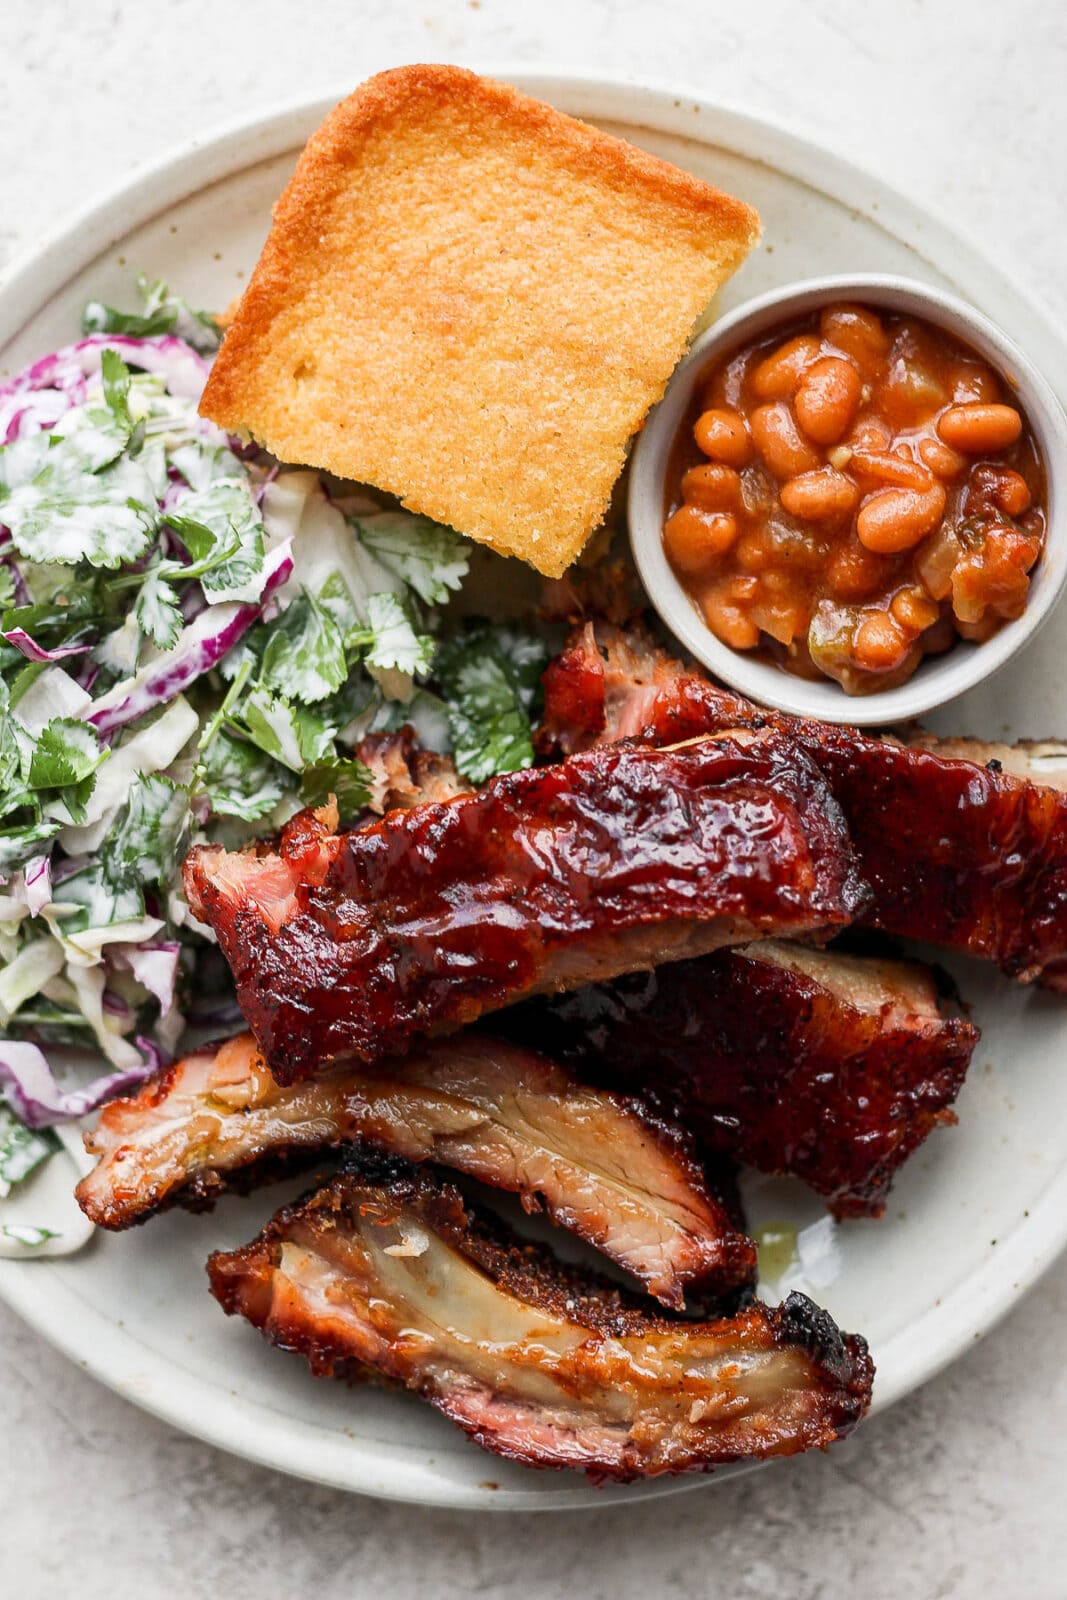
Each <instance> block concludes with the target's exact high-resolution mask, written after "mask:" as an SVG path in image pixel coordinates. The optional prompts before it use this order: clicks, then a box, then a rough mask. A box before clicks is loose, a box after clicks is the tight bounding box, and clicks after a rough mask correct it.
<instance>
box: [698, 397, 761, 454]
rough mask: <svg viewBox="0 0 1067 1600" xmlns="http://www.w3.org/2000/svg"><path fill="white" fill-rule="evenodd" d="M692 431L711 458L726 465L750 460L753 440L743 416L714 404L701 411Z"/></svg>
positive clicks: (702, 448)
mask: <svg viewBox="0 0 1067 1600" xmlns="http://www.w3.org/2000/svg"><path fill="white" fill-rule="evenodd" d="M693 434H694V437H695V438H696V442H697V444H698V445H699V446H700V448H701V450H703V452H704V454H705V455H706V456H710V457H711V459H712V461H722V462H724V463H725V465H726V466H728V467H743V466H744V465H745V463H746V461H748V460H750V459H751V456H752V441H751V439H750V438H749V436H748V429H747V428H746V427H745V420H744V418H743V417H739V416H738V414H737V412H736V411H727V410H724V409H723V408H722V407H720V406H716V407H713V408H712V409H711V410H709V411H705V412H703V413H702V415H701V416H699V417H698V418H697V421H696V427H695V428H694V429H693Z"/></svg>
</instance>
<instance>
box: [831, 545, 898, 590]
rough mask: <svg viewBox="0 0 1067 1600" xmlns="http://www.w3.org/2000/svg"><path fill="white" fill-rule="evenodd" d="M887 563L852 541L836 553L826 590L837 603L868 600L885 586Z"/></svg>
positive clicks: (871, 551)
mask: <svg viewBox="0 0 1067 1600" xmlns="http://www.w3.org/2000/svg"><path fill="white" fill-rule="evenodd" d="M885 578H886V562H885V560H884V558H883V557H882V556H877V555H875V554H874V552H873V550H866V549H865V548H864V547H863V545H861V544H860V542H859V540H858V539H850V540H849V542H848V544H845V545H842V546H841V548H840V549H839V550H838V551H837V552H836V553H835V555H834V557H833V559H832V560H831V562H830V565H829V567H828V569H827V573H826V587H827V589H828V591H829V593H830V595H831V597H832V598H833V599H834V600H844V601H852V600H868V599H870V597H871V596H872V595H873V594H875V593H877V591H878V590H879V589H881V588H883V587H884V585H885Z"/></svg>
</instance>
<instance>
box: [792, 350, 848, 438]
mask: <svg viewBox="0 0 1067 1600" xmlns="http://www.w3.org/2000/svg"><path fill="white" fill-rule="evenodd" d="M862 390H863V380H862V379H861V378H860V375H859V372H858V370H857V368H856V366H855V365H854V363H853V362H851V361H843V360H842V359H841V358H840V357H839V356H823V357H822V358H821V359H820V360H818V361H813V362H812V364H811V366H810V367H807V368H806V369H805V371H804V373H803V375H802V377H801V380H800V384H799V386H798V388H797V392H796V399H795V400H794V402H793V408H794V410H795V411H796V414H797V421H798V422H799V423H800V426H801V427H802V428H803V430H804V432H805V433H806V434H807V436H808V438H809V439H814V440H815V443H816V444H836V443H837V441H838V439H840V437H841V435H842V434H843V433H844V432H845V430H846V429H847V428H849V427H850V426H851V425H852V420H853V418H854V417H855V415H856V412H857V411H858V410H859V406H860V395H861V392H862Z"/></svg>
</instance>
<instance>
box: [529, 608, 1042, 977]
mask: <svg viewBox="0 0 1067 1600" xmlns="http://www.w3.org/2000/svg"><path fill="white" fill-rule="evenodd" d="M738 727H750V728H757V727H758V728H773V729H774V730H775V731H776V732H778V733H780V734H783V735H786V736H788V737H790V738H792V739H795V740H796V741H797V742H798V743H799V744H800V745H802V747H803V748H804V749H805V751H806V752H807V753H808V755H809V756H810V757H811V758H812V760H813V761H815V762H816V763H817V764H818V766H819V767H820V769H821V771H822V772H823V774H824V775H825V777H826V778H827V780H828V782H829V784H830V787H831V789H832V790H833V793H834V796H835V798H836V799H837V801H838V802H839V804H840V805H841V808H842V810H843V811H844V813H845V816H846V818H847V819H848V824H849V831H850V833H851V836H852V842H853V844H854V846H855V849H856V857H857V863H858V866H859V870H860V873H861V875H862V877H863V878H865V879H866V881H867V882H868V883H869V884H870V887H871V890H872V892H873V898H872V900H871V902H870V906H869V908H868V911H867V915H866V920H867V921H868V922H869V923H871V924H872V925H874V926H876V927H879V928H883V929H885V930H886V931H887V932H889V933H893V934H897V935H900V936H903V937H908V938H915V939H924V940H928V941H931V942H932V943H936V944H942V945H946V946H948V947H949V948H951V949H956V950H961V951H965V952H967V953H968V954H970V955H974V956H981V957H984V958H986V959H988V960H991V961H995V962H997V963H998V964H999V965H1000V966H1001V967H1002V968H1003V970H1004V971H1005V972H1006V973H1008V974H1009V975H1010V976H1012V977H1015V978H1019V979H1021V980H1022V981H1023V982H1032V981H1034V980H1035V979H1040V980H1041V981H1042V982H1044V983H1047V984H1049V985H1051V986H1052V987H1054V988H1060V989H1067V793H1064V792H1062V790H1061V789H1060V788H1057V787H1055V786H1053V784H1052V783H1051V782H1050V781H1049V780H1050V775H1054V776H1055V778H1056V781H1057V782H1062V765H1060V766H1059V771H1058V773H1057V766H1058V764H1057V761H1056V760H1055V759H1053V758H1050V757H1049V754H1048V747H1045V748H1044V749H1043V750H1042V749H1041V748H1040V747H1039V749H1038V751H1036V752H1035V751H1034V750H1031V751H1029V752H1027V751H1026V750H1025V749H1024V750H1023V751H1022V752H1019V753H1016V755H1015V756H1014V757H1012V758H1011V759H1010V760H1005V759H1004V758H1003V756H997V757H988V756H986V757H985V759H986V760H988V761H989V765H979V764H978V763H977V762H975V761H970V760H966V759H961V753H962V750H963V748H964V746H963V745H962V744H961V742H957V741H949V742H946V744H945V745H944V747H943V748H939V747H938V746H937V743H936V741H935V742H934V743H933V745H932V746H924V745H923V744H919V743H910V744H901V743H899V742H897V741H894V740H888V739H879V738H874V737H870V736H867V735H864V734H862V733H859V732H857V731H856V730H855V729H851V728H836V727H831V726H829V725H827V724H825V723H820V722H813V721H806V720H803V719H801V718H796V717H790V716H786V715H784V714H783V713H779V712H774V711H766V710H763V709H762V708H759V707H756V706H752V705H750V704H748V703H747V702H746V701H744V700H741V699H740V698H739V697H738V696H737V695H735V694H732V693H731V692H730V691H728V690H725V689H720V688H719V687H718V686H717V685H715V684H713V683H710V682H709V681H708V679H706V678H703V677H701V676H699V675H698V674H697V673H695V672H691V671H688V670H687V669H685V668H684V667H683V666H682V665H681V664H680V663H679V662H676V661H671V660H670V659H669V658H668V657H666V656H664V655H663V654H662V653H661V652H659V651H657V650H656V649H655V648H654V647H652V646H649V645H648V644H646V643H645V642H644V641H642V640H641V639H640V638H635V637H627V636H625V635H622V634H620V633H619V632H618V630H615V629H611V628H602V629H600V630H594V628H593V626H592V624H586V626H585V627H584V628H583V629H582V630H581V631H580V632H579V633H578V634H577V635H576V636H575V637H574V638H573V639H572V641H571V644H570V646H569V647H568V649H567V650H566V651H564V653H563V654H562V655H561V656H559V657H558V658H557V659H556V661H555V662H554V663H553V664H552V665H551V666H550V667H549V669H548V671H547V672H546V674H545V717H544V722H543V724H542V728H541V730H540V736H539V745H540V748H541V749H542V751H548V750H550V749H552V748H555V749H556V750H560V751H570V750H578V749H584V748H589V747H594V746H601V745H604V744H609V743H613V742H615V741H617V740H620V739H629V738H636V739H639V740H642V741H644V742H646V743H650V744H670V743H673V742H674V741H676V740H679V739H691V738H694V737H697V736H700V735H703V734H707V733H709V732H714V731H716V730H717V729H720V728H731V729H734V728H738ZM966 748H967V749H968V750H969V749H970V746H969V743H968V744H967V746H966ZM976 748H977V750H980V751H982V752H985V751H986V750H987V749H990V748H992V747H987V746H982V745H978V746H977V747H976ZM996 748H998V749H1001V750H1003V748H1004V747H1002V746H1001V747H996ZM1061 753H1062V752H1061ZM1021 773H1025V775H1020V774H1021Z"/></svg>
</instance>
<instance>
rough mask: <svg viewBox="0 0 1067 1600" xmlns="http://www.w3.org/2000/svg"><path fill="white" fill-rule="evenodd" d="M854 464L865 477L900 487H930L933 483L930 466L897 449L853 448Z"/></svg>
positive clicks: (857, 470) (856, 469)
mask: <svg viewBox="0 0 1067 1600" xmlns="http://www.w3.org/2000/svg"><path fill="white" fill-rule="evenodd" d="M852 466H853V469H854V470H855V471H856V472H858V473H860V474H861V475H862V476H863V477H865V478H873V479H874V480H875V481H876V482H877V483H891V484H894V485H895V486H896V487H897V488H898V489H929V487H930V485H931V484H932V483H933V478H932V477H931V474H930V469H929V467H924V466H923V465H922V463H921V462H918V461H915V460H913V459H912V457H911V456H909V455H906V454H904V453H903V452H902V453H900V454H898V453H897V452H896V451H895V450H853V452H852Z"/></svg>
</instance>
